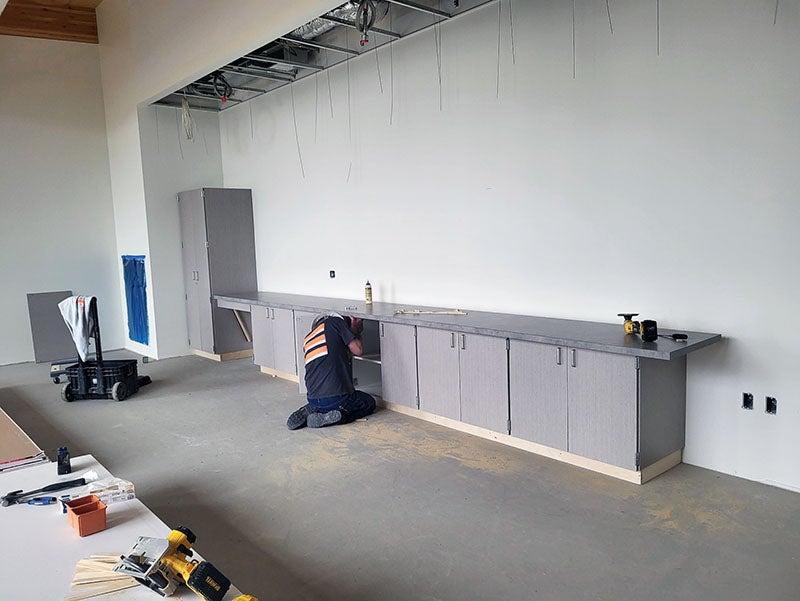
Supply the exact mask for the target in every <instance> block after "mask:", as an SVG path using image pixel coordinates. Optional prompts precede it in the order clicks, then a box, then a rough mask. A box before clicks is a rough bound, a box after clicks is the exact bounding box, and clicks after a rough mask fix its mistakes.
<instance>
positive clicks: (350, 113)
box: [345, 29, 353, 182]
mask: <svg viewBox="0 0 800 601" xmlns="http://www.w3.org/2000/svg"><path fill="white" fill-rule="evenodd" d="M345 39H346V42H347V48H350V30H349V29H348V30H347V33H346V34H345ZM345 65H346V66H347V139H348V143H349V145H350V166H349V167H348V168H347V180H346V181H347V182H350V174H351V173H352V171H353V103H352V90H351V83H350V81H351V80H350V61H349V60H347V61H345Z"/></svg>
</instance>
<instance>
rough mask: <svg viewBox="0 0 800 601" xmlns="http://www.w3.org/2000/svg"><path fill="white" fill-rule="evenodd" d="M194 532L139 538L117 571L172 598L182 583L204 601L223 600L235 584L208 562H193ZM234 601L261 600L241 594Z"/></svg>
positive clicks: (180, 529) (182, 529)
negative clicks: (157, 537)
mask: <svg viewBox="0 0 800 601" xmlns="http://www.w3.org/2000/svg"><path fill="white" fill-rule="evenodd" d="M196 540H197V537H196V536H195V535H194V533H193V532H192V531H191V530H189V529H188V528H185V527H183V526H180V527H178V528H176V529H175V530H172V531H171V532H170V533H169V535H168V536H167V538H166V540H165V539H163V538H162V539H155V538H148V537H139V540H138V541H137V542H136V545H134V547H133V549H131V551H130V552H129V553H128V555H126V556H123V557H122V561H121V562H120V563H119V564H118V565H117V566H116V567H115V568H114V570H115V571H118V572H122V573H125V574H128V575H129V576H132V577H133V578H136V579H137V580H138V581H139V582H142V583H143V584H145V585H146V586H148V587H149V588H151V589H153V590H155V591H156V592H158V593H159V594H160V595H162V596H165V597H168V596H170V595H172V594H173V593H174V592H175V590H176V589H177V588H178V586H180V584H181V583H183V584H185V585H186V586H188V587H189V588H190V589H191V590H192V591H194V592H195V593H196V594H197V595H198V596H199V597H200V598H202V599H203V600H204V601H222V600H223V598H224V597H225V595H226V593H227V592H228V589H230V587H231V581H230V580H228V578H227V577H226V576H225V575H224V574H223V573H222V572H220V571H219V570H218V569H217V568H215V567H214V566H213V565H212V564H211V563H209V562H207V561H198V560H196V559H192V558H191V557H192V555H194V552H193V551H192V545H193V544H194V542H195V541H196ZM233 601H258V599H256V598H255V597H253V596H252V595H239V596H238V597H236V598H235V599H233Z"/></svg>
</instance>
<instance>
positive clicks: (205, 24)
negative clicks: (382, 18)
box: [97, 0, 337, 357]
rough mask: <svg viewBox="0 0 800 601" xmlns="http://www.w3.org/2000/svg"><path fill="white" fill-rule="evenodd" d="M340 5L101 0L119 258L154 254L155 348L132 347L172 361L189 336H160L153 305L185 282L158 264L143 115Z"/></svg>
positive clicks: (172, 332) (150, 260)
mask: <svg viewBox="0 0 800 601" xmlns="http://www.w3.org/2000/svg"><path fill="white" fill-rule="evenodd" d="M336 4H337V2H336V0H333V1H331V0H302V1H295V2H286V1H285V0H238V1H237V2H236V3H230V2H219V1H218V0H172V1H170V2H148V1H146V0H104V2H103V3H102V4H101V5H100V6H99V7H98V9H97V25H98V34H99V39H100V59H101V69H102V81H103V93H104V100H105V112H106V129H107V131H108V153H109V165H110V172H111V185H112V195H113V199H114V213H115V218H116V232H117V246H118V250H119V253H120V254H143V255H146V256H147V262H146V270H147V274H146V275H147V281H148V291H147V292H148V302H149V303H150V311H149V318H150V344H149V345H147V346H144V345H141V344H138V343H135V342H132V341H130V340H126V347H127V348H129V349H131V350H133V351H136V352H139V353H142V354H145V355H148V356H151V357H160V356H169V355H170V354H172V353H173V352H176V351H175V349H177V348H180V347H181V344H183V342H182V341H183V340H184V339H185V337H186V336H185V328H184V331H183V332H181V331H180V328H177V329H176V328H169V331H164V332H160V331H159V326H162V327H163V324H164V323H168V322H163V321H162V322H161V323H158V322H157V321H156V315H157V314H158V312H159V311H160V310H161V309H159V308H158V307H157V306H156V304H154V302H153V299H157V298H160V297H162V296H165V297H167V298H175V297H176V296H177V295H179V294H182V290H183V283H182V282H181V281H180V280H176V279H175V278H170V277H169V276H168V272H167V277H161V276H160V274H159V273H158V271H157V270H156V269H155V268H154V262H158V261H159V257H158V256H156V254H155V253H156V252H158V249H157V248H156V247H152V248H151V243H153V241H154V240H155V237H156V236H157V235H160V234H159V233H158V232H153V231H152V227H153V224H152V223H148V213H149V208H148V206H147V203H148V202H149V201H150V198H149V197H147V190H146V189H145V174H144V172H143V167H142V162H143V157H142V147H143V142H142V140H141V139H140V132H139V123H138V118H139V114H138V109H139V108H140V107H142V106H144V105H146V104H147V103H149V102H150V101H153V100H156V99H157V98H160V97H162V96H163V95H164V94H165V93H166V92H169V91H173V90H176V89H179V88H180V87H181V86H183V85H185V84H186V83H189V82H191V81H194V80H195V79H197V78H198V77H200V76H202V75H205V74H206V73H208V72H210V71H212V70H214V69H215V68H217V67H219V66H220V65H223V64H225V63H227V62H229V61H231V60H233V59H234V58H238V57H240V56H242V55H243V54H245V53H246V52H249V51H251V50H253V49H255V48H257V47H259V46H261V45H263V44H265V43H266V42H268V41H270V40H273V39H275V38H276V37H278V36H280V35H283V34H284V33H286V32H287V31H290V30H291V29H293V28H294V27H296V26H298V25H300V24H302V23H304V22H305V21H308V20H309V19H310V18H312V17H314V16H316V15H319V14H322V13H323V12H325V11H326V10H330V9H331V8H332V7H333V6H335V5H336ZM176 192H177V190H176ZM155 202H156V203H159V202H160V201H159V200H158V199H156V200H155ZM155 244H156V245H157V241H156V242H155ZM169 260H170V259H167V261H169ZM118 282H119V304H120V307H122V308H124V306H125V290H124V285H123V280H122V271H121V268H120V271H119V274H118ZM162 287H163V288H166V290H163V291H162V290H161V289H162ZM162 350H163V351H164V352H163V353H162V352H161V351H162ZM165 353H166V354H165Z"/></svg>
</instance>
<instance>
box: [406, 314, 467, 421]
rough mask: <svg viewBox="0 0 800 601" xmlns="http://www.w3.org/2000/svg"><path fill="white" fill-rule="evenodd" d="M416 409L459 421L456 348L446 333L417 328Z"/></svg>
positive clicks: (449, 334) (449, 333) (449, 335)
mask: <svg viewBox="0 0 800 601" xmlns="http://www.w3.org/2000/svg"><path fill="white" fill-rule="evenodd" d="M417 357H418V366H419V369H418V373H419V408H420V409H422V410H423V411H427V412H429V413H433V414H435V415H441V416H442V417H449V418H450V419H461V402H460V396H461V395H460V390H459V365H458V346H457V345H456V335H455V333H454V332H449V331H447V330H435V329H432V328H420V327H418V328H417Z"/></svg>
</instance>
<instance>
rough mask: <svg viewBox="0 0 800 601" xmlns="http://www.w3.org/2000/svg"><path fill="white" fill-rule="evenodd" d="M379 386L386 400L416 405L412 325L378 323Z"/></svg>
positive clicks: (410, 405)
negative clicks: (379, 346) (379, 345)
mask: <svg viewBox="0 0 800 601" xmlns="http://www.w3.org/2000/svg"><path fill="white" fill-rule="evenodd" d="M380 343H381V349H380V352H381V389H382V394H383V398H384V399H385V400H387V401H389V402H390V403H397V404H398V405H405V406H406V407H413V408H414V409H416V408H417V339H416V336H415V335H414V326H407V325H403V324H397V323H382V324H380Z"/></svg>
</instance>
